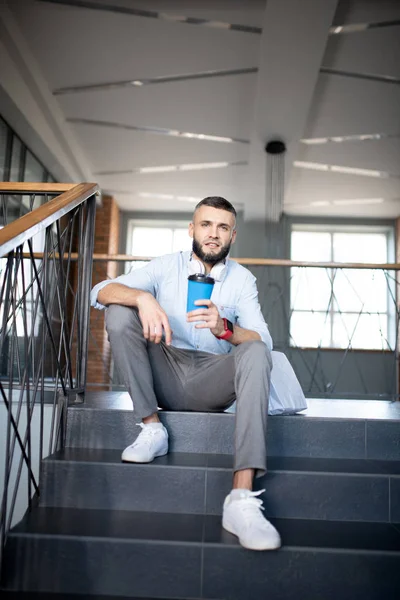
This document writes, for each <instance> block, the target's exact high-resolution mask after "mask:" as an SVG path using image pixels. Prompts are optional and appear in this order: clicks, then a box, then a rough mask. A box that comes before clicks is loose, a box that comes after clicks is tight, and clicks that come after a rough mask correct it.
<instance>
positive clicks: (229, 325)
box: [226, 319, 233, 333]
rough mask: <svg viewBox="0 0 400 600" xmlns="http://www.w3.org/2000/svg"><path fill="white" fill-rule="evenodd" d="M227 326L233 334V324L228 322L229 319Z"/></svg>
mask: <svg viewBox="0 0 400 600" xmlns="http://www.w3.org/2000/svg"><path fill="white" fill-rule="evenodd" d="M226 326H227V328H228V331H230V332H231V333H233V323H231V322H230V321H228V319H226Z"/></svg>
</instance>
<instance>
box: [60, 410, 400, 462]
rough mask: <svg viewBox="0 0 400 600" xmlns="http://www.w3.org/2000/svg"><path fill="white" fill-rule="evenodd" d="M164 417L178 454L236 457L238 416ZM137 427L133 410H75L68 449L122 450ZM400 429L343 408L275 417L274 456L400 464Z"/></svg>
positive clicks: (71, 412)
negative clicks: (352, 414) (348, 414)
mask: <svg viewBox="0 0 400 600" xmlns="http://www.w3.org/2000/svg"><path fill="white" fill-rule="evenodd" d="M100 406H102V405H100ZM330 408H331V413H332V412H334V410H333V409H332V406H331V407H330ZM360 414H362V412H361V413H360ZM160 418H161V420H162V421H163V423H164V424H165V425H166V427H167V428H168V432H169V435H170V450H171V451H172V452H206V453H217V454H231V453H232V452H233V443H234V427H235V415H234V414H229V413H195V412H168V411H160ZM136 423H137V421H136V420H135V417H134V413H133V412H132V410H119V409H112V408H111V409H110V408H105V407H104V408H95V407H93V405H90V404H89V405H88V406H86V405H85V404H84V405H80V406H79V407H78V406H76V407H71V408H69V410H68V426H67V442H66V445H67V446H71V447H85V448H86V447H90V448H114V449H119V450H122V449H123V448H124V447H125V446H128V445H129V444H131V443H132V442H133V440H134V439H135V438H136V437H137V435H138V434H139V432H140V429H139V428H138V427H137V425H136ZM399 427H400V421H399V420H394V419H393V420H389V419H386V420H385V419H366V418H359V419H358V418H348V417H341V416H340V406H338V409H337V417H332V416H329V417H323V416H305V415H303V414H299V415H294V416H274V417H269V419H268V454H269V455H271V456H306V457H320V458H370V459H383V460H400V445H399Z"/></svg>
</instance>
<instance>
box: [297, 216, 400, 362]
mask: <svg viewBox="0 0 400 600" xmlns="http://www.w3.org/2000/svg"><path fill="white" fill-rule="evenodd" d="M289 231H290V234H289V244H288V253H289V257H290V260H296V259H293V258H292V234H293V233H294V232H296V231H306V232H315V233H319V232H323V233H329V234H330V235H331V248H330V256H331V258H330V260H331V261H332V262H333V234H334V233H355V234H357V233H381V234H384V235H385V236H386V252H387V262H388V263H390V262H394V260H395V227H394V224H393V222H388V221H385V222H381V223H378V224H368V223H365V222H354V223H343V222H341V223H340V222H331V223H321V222H313V221H312V219H310V220H299V221H293V222H292V223H291V224H290V229H289ZM315 262H318V261H317V260H316V261H315ZM305 268H307V267H305ZM309 268H314V267H309ZM292 269H293V267H292V268H291V269H290V273H291V272H292ZM332 275H333V269H331V270H330V276H332ZM290 281H291V276H290ZM289 290H290V291H289V303H288V309H289V315H290V320H289V323H290V325H289V332H288V333H289V339H288V344H289V346H290V347H291V348H296V347H298V346H297V344H295V343H294V342H293V338H292V335H291V322H292V315H293V314H294V313H297V314H298V313H301V312H307V311H306V310H304V311H301V310H295V309H294V308H292V306H291V285H289ZM386 296H387V310H386V311H385V312H384V313H379V314H383V315H385V317H386V322H387V340H388V346H389V347H388V348H387V349H382V348H358V347H352V350H354V351H357V352H392V351H394V350H395V347H396V311H395V307H394V303H393V301H391V297H393V298H395V300H396V305H397V294H396V282H395V279H394V278H393V279H392V280H391V282H390V285H389V286H387V289H386ZM308 312H311V308H310V311H308ZM312 312H318V313H320V312H322V311H312ZM341 313H342V314H348V315H354V314H358V313H356V312H355V311H346V310H342V311H340V312H339V311H338V310H335V303H334V302H332V303H331V306H330V309H329V319H330V336H329V337H330V345H329V346H328V345H322V343H321V344H320V345H318V346H311V345H306V346H301V347H302V348H304V349H307V350H316V349H318V348H320V349H322V350H329V351H332V350H333V351H343V350H345V349H346V347H343V346H334V345H333V327H334V323H333V319H334V316H336V315H338V314H341ZM324 314H326V313H324Z"/></svg>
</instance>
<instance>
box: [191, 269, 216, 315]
mask: <svg viewBox="0 0 400 600" xmlns="http://www.w3.org/2000/svg"><path fill="white" fill-rule="evenodd" d="M214 283H215V280H214V279H213V278H212V277H209V276H208V275H202V274H201V273H197V274H196V275H189V277H188V296H187V308H186V311H187V312H190V311H192V310H196V308H207V307H206V306H205V305H203V306H201V305H198V304H195V301H196V300H209V299H210V298H211V294H212V291H213V287H214Z"/></svg>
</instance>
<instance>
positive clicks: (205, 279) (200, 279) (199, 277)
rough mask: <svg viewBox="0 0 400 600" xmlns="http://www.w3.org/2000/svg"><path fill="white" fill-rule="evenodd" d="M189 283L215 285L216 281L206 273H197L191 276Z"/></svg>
mask: <svg viewBox="0 0 400 600" xmlns="http://www.w3.org/2000/svg"><path fill="white" fill-rule="evenodd" d="M188 279H189V281H196V282H197V283H209V284H211V285H214V283H215V279H213V278H212V277H210V276H209V275H205V274H204V273H196V274H195V275H189V277H188Z"/></svg>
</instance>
